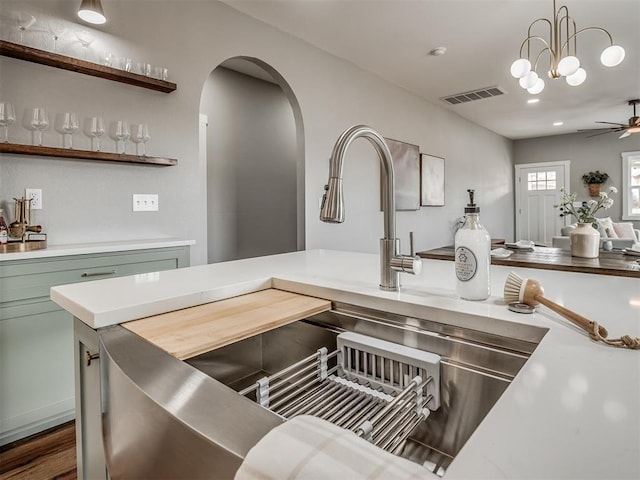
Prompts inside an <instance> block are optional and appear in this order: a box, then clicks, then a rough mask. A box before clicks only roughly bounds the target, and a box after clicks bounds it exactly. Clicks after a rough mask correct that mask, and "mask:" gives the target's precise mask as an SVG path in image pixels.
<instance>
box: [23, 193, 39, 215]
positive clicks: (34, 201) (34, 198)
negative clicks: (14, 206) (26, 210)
mask: <svg viewBox="0 0 640 480" xmlns="http://www.w3.org/2000/svg"><path fill="white" fill-rule="evenodd" d="M24 196H25V198H26V199H27V200H28V199H31V210H42V189H40V188H25V189H24Z"/></svg>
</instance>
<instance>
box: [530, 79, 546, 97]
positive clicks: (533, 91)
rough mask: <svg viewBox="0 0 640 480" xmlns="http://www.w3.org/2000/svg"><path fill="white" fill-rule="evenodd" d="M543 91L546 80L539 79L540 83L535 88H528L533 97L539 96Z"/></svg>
mask: <svg viewBox="0 0 640 480" xmlns="http://www.w3.org/2000/svg"><path fill="white" fill-rule="evenodd" d="M542 90H544V80H542V78H538V81H537V82H536V84H535V85H534V86H533V87H531V88H527V92H529V93H530V94H531V95H537V94H539V93H540V92H541V91H542Z"/></svg>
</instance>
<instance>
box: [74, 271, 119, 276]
mask: <svg viewBox="0 0 640 480" xmlns="http://www.w3.org/2000/svg"><path fill="white" fill-rule="evenodd" d="M114 273H116V271H115V270H109V271H108V272H84V273H83V274H82V275H80V276H81V277H102V276H104V275H113V274H114Z"/></svg>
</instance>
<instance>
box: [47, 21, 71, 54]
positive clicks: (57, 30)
mask: <svg viewBox="0 0 640 480" xmlns="http://www.w3.org/2000/svg"><path fill="white" fill-rule="evenodd" d="M47 31H48V32H49V35H51V38H52V39H53V53H57V52H58V40H59V39H60V38H61V37H63V36H64V35H65V34H66V33H67V32H68V31H69V29H68V28H67V27H65V26H64V24H61V23H56V22H49V26H48V27H47Z"/></svg>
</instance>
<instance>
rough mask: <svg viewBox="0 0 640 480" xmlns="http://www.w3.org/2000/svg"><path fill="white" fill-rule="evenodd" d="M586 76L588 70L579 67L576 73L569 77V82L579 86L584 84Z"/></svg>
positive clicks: (573, 85)
mask: <svg viewBox="0 0 640 480" xmlns="http://www.w3.org/2000/svg"><path fill="white" fill-rule="evenodd" d="M586 78H587V72H586V71H585V69H584V68H579V69H578V70H576V73H574V74H573V75H569V76H568V77H567V83H568V84H569V85H571V86H572V87H577V86H578V85H582V83H583V82H584V81H585V79H586Z"/></svg>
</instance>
